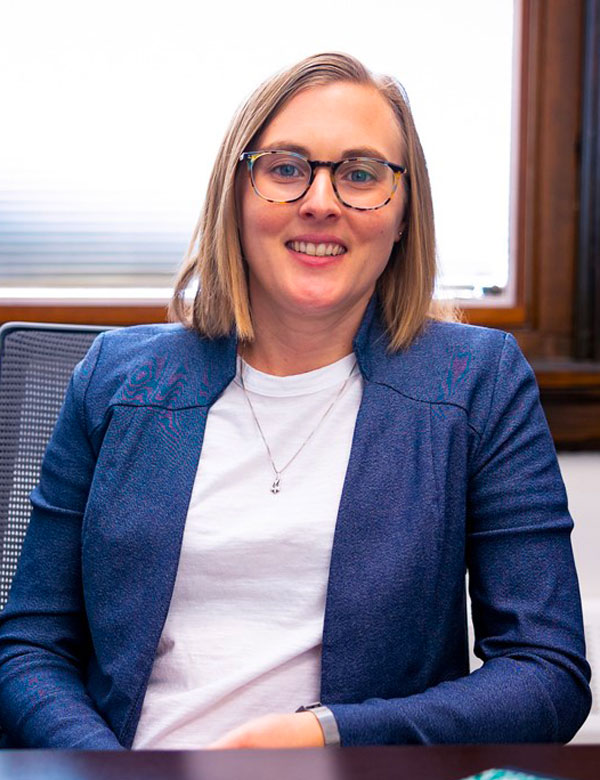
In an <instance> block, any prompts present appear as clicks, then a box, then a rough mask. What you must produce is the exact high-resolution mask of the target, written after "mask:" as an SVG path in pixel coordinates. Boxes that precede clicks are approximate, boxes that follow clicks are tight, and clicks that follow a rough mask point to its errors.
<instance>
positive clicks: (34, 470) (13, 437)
mask: <svg viewBox="0 0 600 780" xmlns="http://www.w3.org/2000/svg"><path fill="white" fill-rule="evenodd" d="M103 330H106V328H103V327H94V326H86V325H45V324H39V323H25V322H12V323H7V324H5V325H3V326H2V327H0V545H1V548H0V610H1V609H3V608H4V606H5V604H6V601H7V599H8V593H9V590H10V586H11V583H12V579H13V577H14V574H15V570H16V568H17V562H18V560H19V555H20V552H21V545H22V544H23V539H24V538H25V532H26V530H27V525H28V523H29V515H30V511H31V505H30V503H29V493H30V492H31V490H32V489H33V488H34V486H35V485H36V483H37V481H38V479H39V474H40V465H41V462H42V458H43V455H44V452H45V450H46V445H47V443H48V440H49V438H50V434H51V433H52V429H53V428H54V424H55V422H56V419H57V417H58V413H59V411H60V408H61V405H62V401H63V397H64V395H65V392H66V389H67V385H68V383H69V379H70V376H71V372H72V371H73V368H74V367H75V365H76V364H77V363H78V362H79V361H80V360H81V358H82V357H83V356H84V355H85V353H86V352H87V350H88V349H89V347H90V345H91V343H92V341H93V340H94V338H95V337H96V336H97V335H98V333H100V332H101V331H103Z"/></svg>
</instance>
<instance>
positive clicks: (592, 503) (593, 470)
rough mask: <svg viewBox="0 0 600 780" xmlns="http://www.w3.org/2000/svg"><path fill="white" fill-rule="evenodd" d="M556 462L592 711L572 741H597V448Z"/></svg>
mask: <svg viewBox="0 0 600 780" xmlns="http://www.w3.org/2000/svg"><path fill="white" fill-rule="evenodd" d="M558 460H559V463H560V468H561V471H562V475H563V479H564V481H565V485H566V487H567V494H568V496H569V509H570V510H571V514H572V516H573V520H574V521H575V530H574V531H573V537H572V538H573V551H574V554H575V562H576V564H577V571H578V573H579V584H580V587H581V596H582V599H583V613H584V622H585V631H586V643H587V655H588V661H589V662H590V664H591V666H592V674H593V675H594V676H593V677H592V695H593V696H594V703H593V705H592V712H591V715H590V717H589V718H588V720H587V721H586V723H585V724H584V726H583V728H582V729H581V731H580V732H579V734H578V735H577V736H576V737H575V739H574V742H596V743H599V742H600V452H595V453H579V452H578V453H562V454H560V455H559V458H558Z"/></svg>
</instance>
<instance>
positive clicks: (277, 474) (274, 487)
mask: <svg viewBox="0 0 600 780" xmlns="http://www.w3.org/2000/svg"><path fill="white" fill-rule="evenodd" d="M355 368H356V360H355V361H354V364H353V365H352V368H351V369H350V373H349V374H348V376H347V377H346V379H345V381H344V383H343V385H342V386H341V387H340V389H339V390H338V391H337V393H336V395H335V397H334V399H333V401H332V402H331V403H330V404H329V406H328V407H327V409H326V410H325V412H324V414H323V416H322V417H321V419H320V420H319V422H318V423H317V424H316V425H315V427H314V428H313V429H312V431H311V432H310V433H309V434H308V436H307V437H306V439H304V441H303V442H302V444H301V445H300V447H299V448H298V449H297V450H296V452H295V453H294V454H293V455H292V457H291V458H290V459H289V460H288V462H287V463H286V464H285V466H283V467H282V468H280V469H278V468H277V466H276V465H275V461H274V460H273V454H272V453H271V448H270V447H269V444H268V442H267V440H266V438H265V434H264V433H263V429H262V428H261V427H260V423H259V422H258V417H257V416H256V412H255V411H254V407H253V406H252V401H251V400H250V396H249V395H248V391H247V390H246V385H245V384H244V359H243V358H242V356H241V355H240V384H241V385H242V390H243V391H244V396H245V397H246V401H248V406H249V407H250V411H251V412H252V417H254V422H255V423H256V427H257V428H258V432H259V433H260V437H261V439H262V440H263V443H264V445H265V449H266V450H267V455H268V456H269V460H270V461H271V468H272V469H273V473H274V474H275V479H274V481H273V484H272V485H271V493H279V491H280V490H281V475H282V474H283V472H284V471H285V470H286V469H287V467H288V466H289V465H291V464H292V463H293V462H294V461H295V460H296V458H297V457H298V455H300V453H301V452H302V450H303V449H304V448H305V447H306V445H307V444H308V442H309V441H310V440H311V439H312V437H313V436H314V435H315V433H316V431H317V429H318V428H319V426H320V425H321V423H322V422H323V420H324V419H325V418H326V417H327V415H328V414H329V412H330V411H331V410H332V409H333V407H334V406H335V404H336V403H337V401H338V400H339V398H340V396H341V395H342V393H343V392H344V390H345V388H346V385H347V384H348V382H349V381H350V377H351V376H352V374H353V373H354V369H355Z"/></svg>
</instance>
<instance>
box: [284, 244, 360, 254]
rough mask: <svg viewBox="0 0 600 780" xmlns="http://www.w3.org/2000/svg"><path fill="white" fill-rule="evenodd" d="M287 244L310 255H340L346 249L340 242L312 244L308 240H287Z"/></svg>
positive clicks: (296, 250)
mask: <svg viewBox="0 0 600 780" xmlns="http://www.w3.org/2000/svg"><path fill="white" fill-rule="evenodd" d="M288 243H289V245H290V246H291V247H292V249H293V250H294V251H295V252H302V253H303V254H305V255H312V257H324V256H325V255H328V256H329V255H333V256H334V257H335V256H337V255H341V254H342V253H343V252H345V251H346V250H345V249H344V247H343V246H341V245H340V244H312V243H311V242H310V241H308V242H305V241H289V242H288Z"/></svg>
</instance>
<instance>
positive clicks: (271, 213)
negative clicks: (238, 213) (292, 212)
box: [243, 202, 289, 241]
mask: <svg viewBox="0 0 600 780" xmlns="http://www.w3.org/2000/svg"><path fill="white" fill-rule="evenodd" d="M265 206H266V208H265ZM286 212H287V208H286V207H285V206H279V205H277V204H276V203H265V204H264V205H263V204H262V203H260V202H258V203H252V202H250V203H246V208H245V209H244V218H243V225H244V229H245V231H246V235H247V236H248V237H249V238H250V240H251V241H255V240H257V239H260V238H264V237H270V236H276V235H278V234H279V233H281V231H282V230H283V229H284V227H285V225H286V223H287V222H288V221H289V217H288V215H287V213H286Z"/></svg>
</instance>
